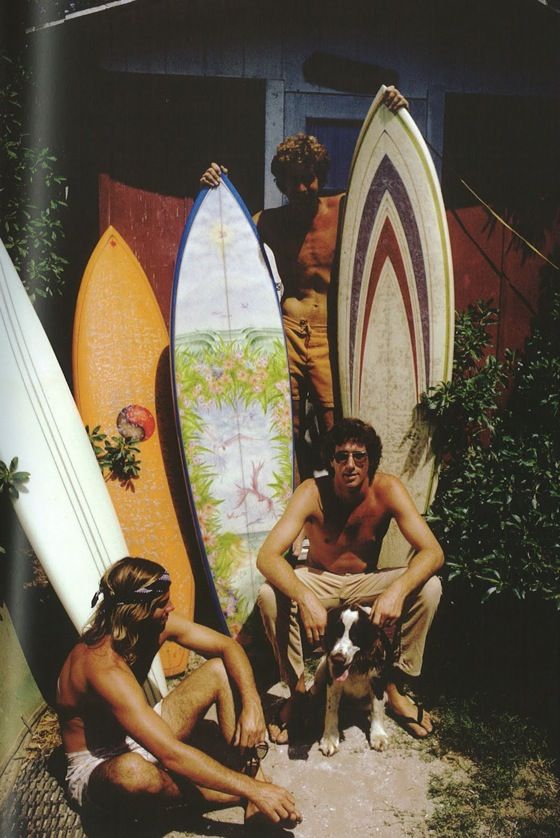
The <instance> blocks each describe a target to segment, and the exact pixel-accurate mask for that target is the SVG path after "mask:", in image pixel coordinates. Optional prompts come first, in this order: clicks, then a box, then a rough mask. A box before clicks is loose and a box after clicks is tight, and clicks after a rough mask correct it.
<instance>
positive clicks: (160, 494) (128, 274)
mask: <svg viewBox="0 0 560 838" xmlns="http://www.w3.org/2000/svg"><path fill="white" fill-rule="evenodd" d="M168 354H169V336H168V333H167V329H166V327H165V323H164V320H163V316H162V314H161V311H160V308H159V305H158V302H157V300H156V298H155V295H154V293H153V291H152V287H151V285H150V282H149V280H148V278H147V276H146V274H145V273H144V271H143V270H142V268H141V266H140V264H139V262H138V260H137V259H136V257H135V255H134V253H133V252H132V251H131V249H130V248H129V246H128V245H127V243H126V242H125V241H124V239H123V238H122V237H121V236H120V235H119V233H118V232H117V231H116V230H115V229H114V228H113V227H109V228H108V229H107V230H106V231H105V233H104V234H103V236H102V237H101V239H100V240H99V242H98V244H97V246H96V248H95V250H94V251H93V253H92V255H91V258H90V260H89V262H88V264H87V266H86V269H85V272H84V276H83V279H82V283H81V286H80V292H79V294H78V301H77V305H76V313H75V317H74V338H73V354H72V367H73V379H74V395H75V398H76V403H77V405H78V409H79V411H80V413H81V416H82V420H83V422H84V424H85V425H88V427H89V429H90V431H91V430H92V429H93V428H95V427H97V426H99V428H100V432H101V433H104V434H106V435H107V436H108V437H117V438H119V437H121V438H125V439H129V440H130V441H131V442H133V443H134V445H135V446H136V448H138V450H139V452H138V454H137V455H136V456H137V457H138V458H139V460H140V471H139V474H138V477H136V478H134V479H131V480H128V481H126V480H118V479H109V480H108V481H107V487H108V489H109V494H110V495H111V499H112V501H113V505H114V507H115V510H116V512H117V516H118V518H119V521H120V524H121V527H122V529H123V533H124V536H125V539H126V542H127V544H128V549H129V550H130V554H131V555H133V556H144V557H145V558H148V559H151V560H152V561H156V562H159V563H160V564H162V565H163V566H164V567H165V568H166V569H167V570H168V571H169V573H170V574H171V581H172V588H171V594H172V599H173V603H174V605H175V607H176V608H177V610H178V611H180V612H181V613H183V614H185V616H187V617H188V618H189V619H192V616H193V613H194V581H193V574H192V570H191V566H190V562H189V557H188V554H187V550H186V548H185V544H184V540H183V536H182V533H181V529H180V526H179V522H178V519H177V514H176V512H175V507H174V503H173V497H172V495H171V491H170V488H169V483H168V479H167V475H166V468H165V462H164V458H163V453H162V440H161V437H160V428H159V426H160V422H161V421H162V419H165V417H163V416H162V411H165V409H168V410H169V412H170V413H171V414H172V413H173V410H172V402H171V397H170V388H171V383H170V380H169V360H168ZM167 393H169V398H165V396H166V394H167ZM158 408H159V410H158ZM169 425H170V426H171V427H173V421H171V422H170V423H169ZM175 465H176V463H175ZM160 654H161V658H162V662H163V666H164V670H165V674H166V675H177V674H178V673H179V672H182V671H184V669H185V667H186V664H187V652H186V650H185V649H182V648H181V647H180V646H178V645H177V644H175V643H166V644H164V646H163V647H162V649H161V653H160Z"/></svg>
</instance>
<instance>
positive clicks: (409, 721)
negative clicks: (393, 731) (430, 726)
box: [385, 702, 432, 739]
mask: <svg viewBox="0 0 560 838" xmlns="http://www.w3.org/2000/svg"><path fill="white" fill-rule="evenodd" d="M415 707H416V710H417V713H416V718H414V716H403V715H402V714H401V713H397V712H396V711H395V710H393V709H392V708H391V707H387V708H386V709H385V712H386V713H387V715H388V716H389V717H390V718H391V719H393V721H394V722H396V723H397V724H398V725H399V726H400V727H402V729H403V730H405V731H406V732H407V733H409V734H410V735H411V736H412V737H414V739H425V738H426V736H429V735H430V733H432V731H430V730H427V729H426V728H425V727H423V725H422V719H423V718H424V706H423V704H422V703H421V702H418V704H416V705H415ZM411 725H419V726H420V727H422V728H423V730H425V731H426V733H424V734H421V733H417V732H416V731H415V730H414V729H413V728H412V727H411Z"/></svg>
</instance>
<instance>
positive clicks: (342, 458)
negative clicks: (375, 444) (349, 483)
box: [334, 451, 367, 466]
mask: <svg viewBox="0 0 560 838" xmlns="http://www.w3.org/2000/svg"><path fill="white" fill-rule="evenodd" d="M350 457H352V459H353V460H354V462H355V463H356V465H357V466H360V465H361V464H362V463H365V461H366V459H367V451H335V452H334V460H335V462H336V463H347V462H348V460H349V459H350Z"/></svg>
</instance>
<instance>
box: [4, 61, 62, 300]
mask: <svg viewBox="0 0 560 838" xmlns="http://www.w3.org/2000/svg"><path fill="white" fill-rule="evenodd" d="M32 89H33V86H32V82H31V78H30V74H29V72H28V71H27V70H26V69H25V67H24V66H23V64H22V63H21V61H15V62H14V61H12V60H11V59H10V58H8V57H7V56H6V55H5V54H2V53H0V113H1V115H2V131H1V132H0V196H1V228H0V235H1V237H2V241H3V242H4V244H5V246H6V249H7V250H8V251H9V253H10V256H11V258H12V261H13V262H14V265H15V267H16V270H17V271H18V274H19V276H20V278H21V280H22V282H23V284H24V285H25V288H26V290H27V292H28V294H29V296H30V298H31V300H32V301H34V300H35V297H36V296H39V297H47V296H52V295H53V294H54V293H60V291H61V288H62V285H63V283H64V276H63V274H64V268H65V266H66V264H67V260H66V259H65V258H64V257H63V256H62V255H61V253H60V248H61V242H62V239H63V237H64V230H63V226H62V215H61V212H62V209H63V208H64V207H65V206H66V203H65V200H64V190H65V183H66V181H65V179H64V178H63V177H62V176H61V175H60V174H58V173H57V170H56V158H55V157H54V156H53V155H52V154H51V152H50V150H49V149H48V148H45V147H43V148H40V147H36V146H35V145H33V144H32V143H31V142H30V137H29V135H28V134H27V133H26V126H25V122H24V102H25V101H26V99H29V98H30V91H32Z"/></svg>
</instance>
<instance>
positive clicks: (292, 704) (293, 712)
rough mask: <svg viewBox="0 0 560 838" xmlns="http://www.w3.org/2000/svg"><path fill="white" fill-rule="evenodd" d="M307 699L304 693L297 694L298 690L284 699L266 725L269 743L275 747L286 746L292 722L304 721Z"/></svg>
mask: <svg viewBox="0 0 560 838" xmlns="http://www.w3.org/2000/svg"><path fill="white" fill-rule="evenodd" d="M308 699H309V696H308V694H307V693H306V692H299V691H298V690H296V691H295V692H294V693H293V695H291V696H290V698H288V699H286V701H285V702H284V704H283V705H282V707H281V708H280V710H279V711H278V712H276V713H275V714H274V716H273V718H272V721H270V722H269V724H268V737H269V739H270V741H271V742H274V743H275V744H276V745H287V744H288V739H289V727H290V726H291V725H292V724H293V723H294V722H298V721H299V722H301V721H303V720H304V714H305V710H306V707H307V702H308Z"/></svg>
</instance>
